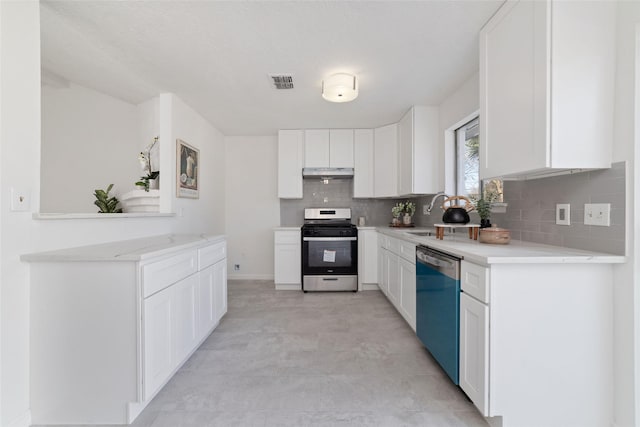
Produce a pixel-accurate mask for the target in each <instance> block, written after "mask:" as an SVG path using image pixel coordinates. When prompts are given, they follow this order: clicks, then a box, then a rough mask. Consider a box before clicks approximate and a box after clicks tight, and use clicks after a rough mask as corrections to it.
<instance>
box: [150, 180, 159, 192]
mask: <svg viewBox="0 0 640 427" xmlns="http://www.w3.org/2000/svg"><path fill="white" fill-rule="evenodd" d="M158 188H160V179H159V178H156V179H150V180H149V190H157V189H158Z"/></svg>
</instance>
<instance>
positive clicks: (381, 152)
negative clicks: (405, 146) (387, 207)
mask: <svg viewBox="0 0 640 427" xmlns="http://www.w3.org/2000/svg"><path fill="white" fill-rule="evenodd" d="M373 139H374V180H373V185H374V196H375V197H395V196H397V195H398V124H397V123H393V124H390V125H387V126H383V127H380V128H376V129H375V130H374V137H373Z"/></svg>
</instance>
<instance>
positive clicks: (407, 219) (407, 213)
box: [402, 200, 416, 225]
mask: <svg viewBox="0 0 640 427" xmlns="http://www.w3.org/2000/svg"><path fill="white" fill-rule="evenodd" d="M402 213H403V214H404V216H403V218H402V223H403V224H404V225H411V217H412V216H413V214H414V213H416V204H415V203H413V202H410V201H408V200H407V201H406V202H404V205H403V207H402Z"/></svg>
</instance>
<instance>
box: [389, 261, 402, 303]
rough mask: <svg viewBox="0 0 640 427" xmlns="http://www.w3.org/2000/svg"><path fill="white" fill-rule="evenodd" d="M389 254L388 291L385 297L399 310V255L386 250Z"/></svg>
mask: <svg viewBox="0 0 640 427" xmlns="http://www.w3.org/2000/svg"><path fill="white" fill-rule="evenodd" d="M388 254H389V260H388V264H389V270H388V275H389V283H388V289H389V293H388V294H387V297H388V298H389V301H391V302H392V303H393V305H394V306H395V307H396V309H397V310H398V311H399V310H400V257H399V256H398V255H396V254H394V253H393V252H388Z"/></svg>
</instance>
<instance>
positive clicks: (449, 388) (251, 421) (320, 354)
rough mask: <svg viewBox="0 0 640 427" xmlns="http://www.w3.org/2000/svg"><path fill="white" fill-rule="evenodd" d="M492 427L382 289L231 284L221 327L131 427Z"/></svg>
mask: <svg viewBox="0 0 640 427" xmlns="http://www.w3.org/2000/svg"><path fill="white" fill-rule="evenodd" d="M133 425H134V426H138V427H196V426H197V427H206V426H224V427H230V426H296V427H297V426H394V427H395V426H429V427H439V426H442V427H445V426H447V427H449V426H474V427H475V426H487V424H486V423H485V421H484V419H483V418H482V417H481V416H480V414H479V413H478V412H477V411H476V409H475V407H474V406H473V404H472V403H470V402H469V401H468V400H467V398H466V397H465V395H464V394H463V393H462V391H461V390H460V389H458V388H457V387H455V386H454V385H453V384H452V383H451V382H450V380H449V379H448V377H446V376H445V374H444V372H443V371H442V370H441V369H440V367H439V366H438V365H437V364H436V362H435V361H434V360H433V359H432V358H431V356H430V355H429V354H428V352H427V351H426V350H425V349H424V348H423V347H422V345H421V344H420V342H419V341H418V339H417V338H416V336H415V334H414V332H413V331H412V330H411V328H410V327H409V326H408V325H407V324H406V322H405V321H404V319H403V318H402V317H401V316H400V315H399V314H398V313H397V312H396V310H395V309H394V308H393V306H392V305H391V304H390V303H389V302H388V301H387V299H386V298H385V296H384V295H383V294H382V293H381V292H377V291H368V292H359V293H307V294H305V293H303V292H297V291H275V290H274V285H273V282H267V281H251V282H248V281H247V282H245V281H229V309H228V313H227V315H226V316H225V317H224V318H223V319H222V321H221V322H220V325H219V326H218V328H217V329H216V330H215V331H214V332H213V333H212V334H211V336H210V337H209V338H208V339H207V340H206V341H205V342H204V343H203V345H202V346H201V347H200V348H199V349H198V350H197V351H196V352H195V353H194V354H193V356H192V357H191V358H190V359H189V360H188V361H187V362H186V363H185V365H184V366H183V367H182V368H181V369H180V370H179V371H178V373H177V374H176V375H175V376H174V377H173V379H172V380H171V381H170V382H169V383H168V384H167V385H166V386H165V388H164V389H163V390H162V391H161V392H160V393H159V394H158V395H157V396H156V398H155V399H154V400H153V401H152V402H151V403H150V404H149V406H148V407H147V408H146V409H145V411H144V412H143V413H142V414H141V415H140V416H139V417H138V419H137V420H136V422H135V423H134V424H133Z"/></svg>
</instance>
